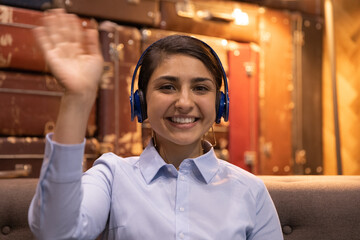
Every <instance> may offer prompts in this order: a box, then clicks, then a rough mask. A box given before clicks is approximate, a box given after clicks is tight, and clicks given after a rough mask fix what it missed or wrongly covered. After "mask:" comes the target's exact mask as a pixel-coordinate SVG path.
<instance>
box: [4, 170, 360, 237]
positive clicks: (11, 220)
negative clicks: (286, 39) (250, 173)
mask: <svg viewBox="0 0 360 240" xmlns="http://www.w3.org/2000/svg"><path fill="white" fill-rule="evenodd" d="M260 177H261V178H262V179H263V181H264V182H265V184H266V186H267V188H268V190H269V192H270V195H271V197H272V199H273V201H274V203H275V206H276V208H277V211H278V213H279V217H280V221H281V226H282V230H283V234H284V239H285V240H345V239H346V240H352V239H353V240H360V176H260ZM37 181H38V179H27V178H18V179H0V194H1V195H0V196H1V197H0V240H28V239H35V238H34V237H33V235H32V234H31V232H30V229H29V227H28V223H27V211H28V207H29V204H30V201H31V198H32V196H33V194H34V192H35V188H36V184H37ZM224 240H226V239H224ZM264 240H275V239H264Z"/></svg>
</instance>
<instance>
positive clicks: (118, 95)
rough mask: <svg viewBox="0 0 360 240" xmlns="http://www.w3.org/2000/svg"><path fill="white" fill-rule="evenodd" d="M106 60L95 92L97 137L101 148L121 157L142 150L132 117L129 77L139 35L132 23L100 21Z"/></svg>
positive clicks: (139, 129)
mask: <svg viewBox="0 0 360 240" xmlns="http://www.w3.org/2000/svg"><path fill="white" fill-rule="evenodd" d="M100 40H101V48H102V52H103V57H104V60H105V64H104V74H103V77H102V80H101V85H100V89H99V96H98V139H99V141H100V145H101V152H102V153H105V152H109V151H111V152H114V153H116V154H119V155H121V156H123V157H126V156H132V155H138V154H140V153H141V151H142V143H141V125H140V124H138V123H137V122H136V121H133V122H132V121H131V108H130V102H129V96H130V87H131V79H132V75H133V71H134V68H135V66H136V63H137V61H138V59H139V58H140V45H141V36H140V33H139V30H138V29H136V28H134V27H125V26H120V25H117V24H115V23H113V22H102V23H101V24H100Z"/></svg>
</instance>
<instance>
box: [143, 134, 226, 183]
mask: <svg viewBox="0 0 360 240" xmlns="http://www.w3.org/2000/svg"><path fill="white" fill-rule="evenodd" d="M203 148H204V150H205V151H207V152H206V153H205V154H203V155H201V156H199V157H197V158H194V159H193V160H192V161H193V162H194V163H195V165H196V167H197V169H198V170H199V172H200V174H201V176H202V178H203V180H204V181H205V182H206V183H207V184H208V183H209V182H210V181H211V179H212V178H213V177H214V176H215V174H216V173H217V171H218V168H219V160H218V159H217V157H216V154H215V152H214V148H213V147H212V146H211V144H210V143H209V142H204V143H203ZM166 165H167V164H166V163H165V161H164V160H163V159H162V157H161V156H160V154H159V153H158V152H157V150H156V148H155V147H154V145H153V143H152V141H150V142H149V144H148V145H147V146H146V148H145V149H144V151H143V152H142V153H141V155H140V158H139V168H140V171H141V174H142V175H143V177H144V179H145V181H146V183H147V184H150V182H151V181H152V180H153V179H154V178H155V177H156V176H157V174H158V172H159V171H160V169H161V168H163V167H164V166H166ZM172 167H173V173H174V174H173V176H174V177H176V176H177V171H176V169H175V167H174V166H172Z"/></svg>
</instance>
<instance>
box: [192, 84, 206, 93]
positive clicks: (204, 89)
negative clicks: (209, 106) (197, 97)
mask: <svg viewBox="0 0 360 240" xmlns="http://www.w3.org/2000/svg"><path fill="white" fill-rule="evenodd" d="M194 91H196V92H207V91H209V88H208V87H206V86H201V85H200V86H196V87H194Z"/></svg>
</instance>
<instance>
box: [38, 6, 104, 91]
mask: <svg viewBox="0 0 360 240" xmlns="http://www.w3.org/2000/svg"><path fill="white" fill-rule="evenodd" d="M34 33H35V37H36V39H37V42H38V43H39V45H40V47H41V49H42V50H43V53H44V55H45V58H46V61H47V64H48V65H49V67H50V70H51V72H52V74H53V75H54V76H55V77H56V79H57V80H58V81H59V83H60V84H61V85H63V87H64V88H65V91H66V94H85V95H87V94H89V93H90V94H93V93H94V91H95V92H96V89H97V86H98V84H99V81H100V76H101V73H102V69H103V65H102V63H103V59H102V55H101V52H100V48H99V41H98V31H97V30H96V29H90V28H84V27H82V26H81V21H80V19H79V18H78V17H77V16H76V15H74V14H67V13H65V12H64V10H62V9H55V10H50V11H49V12H48V14H46V15H45V17H44V18H43V26H41V27H38V28H35V29H34Z"/></svg>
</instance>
